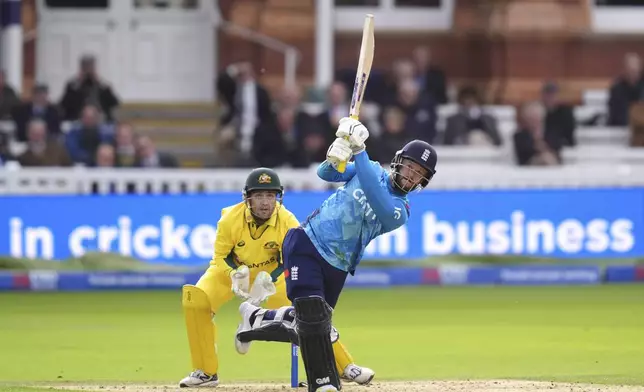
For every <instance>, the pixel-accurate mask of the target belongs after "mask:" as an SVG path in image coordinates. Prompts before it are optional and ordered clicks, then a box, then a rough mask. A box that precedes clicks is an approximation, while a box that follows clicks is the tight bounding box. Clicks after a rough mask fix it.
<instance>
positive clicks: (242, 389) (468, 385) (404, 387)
mask: <svg viewBox="0 0 644 392" xmlns="http://www.w3.org/2000/svg"><path fill="white" fill-rule="evenodd" d="M51 388H53V389H59V390H67V391H69V390H73V391H88V392H99V391H100V392H178V391H180V390H181V391H182V392H185V389H179V388H178V387H177V386H174V385H151V384H138V385H137V384H121V385H100V384H93V385H55V386H51ZM216 390H222V391H227V392H251V391H265V392H274V391H280V392H285V391H287V390H291V387H290V386H288V385H286V384H274V383H273V384H268V383H266V384H262V383H249V384H222V385H219V386H218V387H217V389H216ZM292 390H294V391H296V390H297V391H306V389H304V388H299V389H292ZM342 390H343V391H347V392H352V391H356V392H357V391H389V392H421V391H423V392H444V391H453V392H465V391H467V392H509V391H520V392H536V391H549V392H591V391H592V392H600V391H601V392H644V387H642V386H620V385H603V384H575V383H560V382H545V381H520V380H472V381H391V382H375V383H373V384H371V385H369V386H359V385H353V384H346V385H343V388H342Z"/></svg>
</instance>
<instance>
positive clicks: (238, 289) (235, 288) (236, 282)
mask: <svg viewBox="0 0 644 392" xmlns="http://www.w3.org/2000/svg"><path fill="white" fill-rule="evenodd" d="M230 279H231V280H232V282H233V284H232V288H231V290H232V292H233V294H235V295H236V296H237V297H239V298H241V299H243V300H244V301H245V300H247V299H248V298H250V294H249V293H248V291H249V290H250V270H249V269H248V267H247V266H245V265H242V266H240V267H238V268H237V269H234V270H232V271H231V272H230Z"/></svg>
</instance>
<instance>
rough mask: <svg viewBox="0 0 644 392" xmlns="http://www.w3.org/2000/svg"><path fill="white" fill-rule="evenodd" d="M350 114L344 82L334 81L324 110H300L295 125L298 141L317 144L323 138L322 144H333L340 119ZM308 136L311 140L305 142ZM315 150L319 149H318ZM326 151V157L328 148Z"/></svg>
mask: <svg viewBox="0 0 644 392" xmlns="http://www.w3.org/2000/svg"><path fill="white" fill-rule="evenodd" d="M348 115H349V102H347V90H346V88H345V87H344V84H343V83H341V82H338V81H336V82H333V83H332V84H331V86H330V87H329V89H328V91H327V100H326V102H325V106H324V110H323V111H322V112H319V113H318V112H316V113H305V112H299V113H298V114H297V117H296V119H295V127H296V129H297V130H298V135H297V138H298V142H299V143H302V144H303V145H305V144H306V143H309V144H310V143H313V144H315V145H317V140H318V139H320V138H322V140H321V142H322V144H325V145H326V146H329V145H331V143H332V142H333V140H334V139H335V130H336V128H337V127H338V124H339V123H340V119H341V118H342V117H346V116H348ZM311 135H314V136H311ZM307 136H309V137H310V139H311V140H309V141H308V142H305V141H304V139H305V138H306V137H307ZM314 140H315V141H314ZM314 150H316V151H317V149H314ZM324 153H325V157H326V150H325V152H324ZM322 161H324V159H322ZM312 162H317V158H315V159H313V161H312ZM320 162H321V161H320Z"/></svg>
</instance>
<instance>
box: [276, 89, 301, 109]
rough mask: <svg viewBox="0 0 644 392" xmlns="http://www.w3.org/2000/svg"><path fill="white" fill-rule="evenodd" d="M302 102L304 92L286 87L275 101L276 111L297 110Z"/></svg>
mask: <svg viewBox="0 0 644 392" xmlns="http://www.w3.org/2000/svg"><path fill="white" fill-rule="evenodd" d="M301 102H302V91H301V90H300V88H299V87H297V86H290V87H289V86H284V87H283V88H282V89H280V91H279V93H278V94H277V97H276V99H275V102H274V105H275V109H277V110H279V109H280V108H293V109H297V108H298V107H299V106H300V103H301Z"/></svg>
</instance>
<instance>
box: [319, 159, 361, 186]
mask: <svg viewBox="0 0 644 392" xmlns="http://www.w3.org/2000/svg"><path fill="white" fill-rule="evenodd" d="M355 175H356V165H355V163H347V167H346V169H345V170H344V173H340V172H339V171H337V170H336V168H334V167H333V165H332V164H331V163H330V162H329V161H324V162H322V163H321V164H320V166H318V177H320V178H321V179H323V180H324V181H328V182H347V181H349V180H351V179H352V178H353V176H355Z"/></svg>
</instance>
